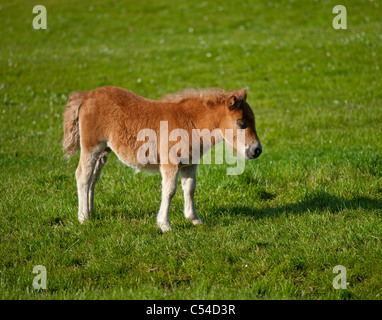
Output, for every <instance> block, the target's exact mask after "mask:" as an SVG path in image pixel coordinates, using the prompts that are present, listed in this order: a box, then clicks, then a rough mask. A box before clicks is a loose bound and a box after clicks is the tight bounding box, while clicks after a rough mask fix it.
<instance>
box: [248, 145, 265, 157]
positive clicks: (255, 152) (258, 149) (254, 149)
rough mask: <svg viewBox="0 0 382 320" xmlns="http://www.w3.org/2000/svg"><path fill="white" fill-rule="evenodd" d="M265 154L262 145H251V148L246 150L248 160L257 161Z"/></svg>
mask: <svg viewBox="0 0 382 320" xmlns="http://www.w3.org/2000/svg"><path fill="white" fill-rule="evenodd" d="M262 152H263V147H262V146H261V144H260V143H253V144H250V145H249V147H248V148H247V149H246V150H245V156H246V158H247V159H256V158H257V157H259V156H260V155H261V153H262Z"/></svg>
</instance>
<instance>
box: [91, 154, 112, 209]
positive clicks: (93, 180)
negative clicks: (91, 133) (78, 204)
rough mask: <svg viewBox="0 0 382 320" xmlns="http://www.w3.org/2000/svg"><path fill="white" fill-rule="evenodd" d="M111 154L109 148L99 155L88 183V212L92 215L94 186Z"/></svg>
mask: <svg viewBox="0 0 382 320" xmlns="http://www.w3.org/2000/svg"><path fill="white" fill-rule="evenodd" d="M110 152H111V149H110V148H106V149H105V151H102V152H101V154H100V155H99V158H98V160H97V162H96V164H95V167H94V171H93V175H92V177H91V181H90V187H89V212H90V213H94V189H95V185H96V183H97V181H98V179H99V177H100V175H101V171H102V168H103V166H104V165H105V163H106V161H107V158H108V157H109V155H110Z"/></svg>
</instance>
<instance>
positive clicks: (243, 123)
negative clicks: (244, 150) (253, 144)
mask: <svg viewBox="0 0 382 320" xmlns="http://www.w3.org/2000/svg"><path fill="white" fill-rule="evenodd" d="M236 124H237V126H238V127H239V128H240V129H245V128H247V124H246V123H245V122H242V121H236Z"/></svg>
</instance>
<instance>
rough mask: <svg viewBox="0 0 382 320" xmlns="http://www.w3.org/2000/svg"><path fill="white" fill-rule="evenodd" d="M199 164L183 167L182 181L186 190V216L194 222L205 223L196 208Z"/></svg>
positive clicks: (181, 172)
mask: <svg viewBox="0 0 382 320" xmlns="http://www.w3.org/2000/svg"><path fill="white" fill-rule="evenodd" d="M197 167H198V165H197V164H193V165H190V166H186V167H182V168H181V169H180V177H181V181H182V188H183V191H184V216H185V217H186V219H188V220H190V221H191V222H192V223H193V224H200V223H203V221H202V219H200V218H199V216H198V214H197V213H196V209H195V198H194V195H195V189H196V169H197Z"/></svg>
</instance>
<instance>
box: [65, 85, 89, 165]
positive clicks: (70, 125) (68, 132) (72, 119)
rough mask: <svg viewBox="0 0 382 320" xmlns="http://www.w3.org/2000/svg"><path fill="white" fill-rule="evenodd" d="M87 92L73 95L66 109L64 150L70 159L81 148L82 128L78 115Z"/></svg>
mask: <svg viewBox="0 0 382 320" xmlns="http://www.w3.org/2000/svg"><path fill="white" fill-rule="evenodd" d="M85 94H86V92H75V93H73V94H72V95H71V96H70V98H69V100H68V103H67V104H66V107H65V113H64V125H63V127H64V141H63V149H64V152H65V153H66V156H67V157H68V158H70V157H71V156H73V155H74V154H75V153H76V151H77V150H78V148H79V147H80V128H79V123H78V114H79V111H80V107H81V105H82V101H83V99H84V96H85Z"/></svg>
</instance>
